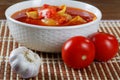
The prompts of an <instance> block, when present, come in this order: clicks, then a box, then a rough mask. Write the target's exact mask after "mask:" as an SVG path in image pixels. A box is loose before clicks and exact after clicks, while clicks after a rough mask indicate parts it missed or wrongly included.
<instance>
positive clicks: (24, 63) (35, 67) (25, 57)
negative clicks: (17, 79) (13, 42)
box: [9, 47, 42, 78]
mask: <svg viewBox="0 0 120 80" xmlns="http://www.w3.org/2000/svg"><path fill="white" fill-rule="evenodd" d="M9 62H10V65H11V68H12V70H14V71H15V72H16V73H18V74H20V75H21V77H22V78H30V77H34V76H36V75H37V74H38V73H39V67H40V64H41V62H42V61H41V59H40V57H39V56H38V55H37V54H36V53H34V52H33V51H31V50H29V49H27V48H26V47H19V48H17V49H14V50H13V51H12V52H11V54H10V57H9Z"/></svg>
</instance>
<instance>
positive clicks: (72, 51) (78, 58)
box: [62, 36, 95, 69]
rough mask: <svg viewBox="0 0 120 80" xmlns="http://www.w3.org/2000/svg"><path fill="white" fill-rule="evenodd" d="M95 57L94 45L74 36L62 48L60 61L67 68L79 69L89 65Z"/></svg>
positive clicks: (83, 38) (85, 39)
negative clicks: (61, 60)
mask: <svg viewBox="0 0 120 80" xmlns="http://www.w3.org/2000/svg"><path fill="white" fill-rule="evenodd" d="M94 57H95V48H94V44H93V43H92V42H91V41H89V40H88V39H87V38H85V37H82V36H75V37H72V38H70V39H68V40H67V41H66V42H65V43H64V44H63V47H62V59H63V61H64V62H65V63H66V65H67V66H68V67H71V68H75V69H80V68H84V67H87V66H88V65H90V64H91V63H92V62H93V60H94Z"/></svg>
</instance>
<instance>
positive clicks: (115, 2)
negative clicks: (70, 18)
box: [0, 0, 120, 20]
mask: <svg viewBox="0 0 120 80" xmlns="http://www.w3.org/2000/svg"><path fill="white" fill-rule="evenodd" d="M20 1H23V0H0V19H5V15H4V13H5V10H6V9H7V8H8V7H9V6H11V5H12V4H14V3H17V2H20ZM77 1H82V2H86V3H89V4H92V5H94V6H96V7H98V8H99V9H100V10H101V11H102V14H103V17H102V19H107V20H110V19H113V20H116V19H117V20H118V19H120V0H77Z"/></svg>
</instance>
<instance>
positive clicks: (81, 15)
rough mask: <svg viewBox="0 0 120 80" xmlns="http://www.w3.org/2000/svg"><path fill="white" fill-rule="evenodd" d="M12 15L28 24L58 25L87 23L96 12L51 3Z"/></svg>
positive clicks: (92, 18)
mask: <svg viewBox="0 0 120 80" xmlns="http://www.w3.org/2000/svg"><path fill="white" fill-rule="evenodd" d="M11 17H12V18H13V19H15V20H17V21H20V22H24V23H28V24H34V25H42V26H58V27H59V26H71V25H80V24H86V23H89V22H91V21H93V20H95V19H96V16H95V14H93V13H91V12H89V11H86V10H83V9H79V8H74V7H67V6H66V5H61V6H54V5H49V4H44V5H43V6H41V7H32V8H27V9H24V10H21V11H18V12H16V13H14V14H13V15H12V16H11Z"/></svg>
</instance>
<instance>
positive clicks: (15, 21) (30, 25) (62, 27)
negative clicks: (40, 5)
mask: <svg viewBox="0 0 120 80" xmlns="http://www.w3.org/2000/svg"><path fill="white" fill-rule="evenodd" d="M67 1H70V2H77V3H82V4H87V5H89V6H92V7H93V8H96V9H97V10H98V11H99V13H100V17H98V18H96V20H94V21H91V22H89V23H86V24H80V25H72V26H60V27H59V26H42V25H34V24H28V23H24V22H20V21H17V20H15V19H13V18H11V16H8V15H7V12H8V9H10V8H11V7H13V6H15V5H17V4H21V3H24V2H33V1H32V0H29V1H21V2H18V3H16V4H13V5H11V6H10V7H8V8H7V9H6V11H5V16H6V18H7V19H8V20H10V21H12V22H14V23H17V24H19V25H22V26H25V27H31V28H40V29H71V28H72V29H73V28H80V27H85V26H88V25H92V24H94V23H96V22H98V21H100V20H101V18H102V13H101V11H100V9H98V8H97V7H96V6H93V5H91V4H88V3H85V2H81V1H72V0H67ZM36 2H37V1H36ZM96 16H97V15H96Z"/></svg>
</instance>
